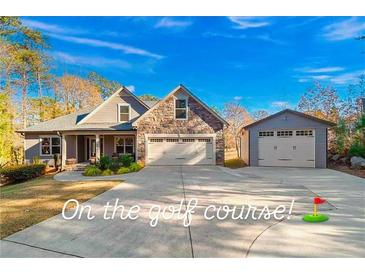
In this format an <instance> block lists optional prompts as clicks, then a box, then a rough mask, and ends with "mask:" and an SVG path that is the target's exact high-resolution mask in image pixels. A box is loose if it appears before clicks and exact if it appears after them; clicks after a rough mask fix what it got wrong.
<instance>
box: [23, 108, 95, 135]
mask: <svg viewBox="0 0 365 274" xmlns="http://www.w3.org/2000/svg"><path fill="white" fill-rule="evenodd" d="M93 110H94V107H93V108H89V109H83V110H80V111H77V112H74V113H70V114H67V115H63V116H60V117H57V118H54V119H51V120H48V121H45V122H40V123H38V124H36V125H33V126H30V127H27V128H25V129H21V130H18V132H41V131H60V130H64V129H69V128H71V127H74V126H75V125H76V124H77V123H78V122H79V121H81V120H82V119H83V118H84V117H85V116H86V115H88V114H89V113H90V112H92V111H93Z"/></svg>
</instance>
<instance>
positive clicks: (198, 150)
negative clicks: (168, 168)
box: [146, 134, 215, 165]
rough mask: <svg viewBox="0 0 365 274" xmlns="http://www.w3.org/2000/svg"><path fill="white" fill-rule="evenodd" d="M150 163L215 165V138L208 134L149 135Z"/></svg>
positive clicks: (148, 153) (148, 161)
mask: <svg viewBox="0 0 365 274" xmlns="http://www.w3.org/2000/svg"><path fill="white" fill-rule="evenodd" d="M146 138H147V147H146V149H147V151H146V155H147V164H148V165H214V164H215V144H214V142H215V138H214V137H213V136H210V135H207V136H204V135H194V134H191V135H184V136H183V137H182V136H179V135H165V136H164V135H159V136H147V137H146Z"/></svg>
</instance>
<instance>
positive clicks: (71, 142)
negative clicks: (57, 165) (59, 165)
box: [66, 135, 76, 159]
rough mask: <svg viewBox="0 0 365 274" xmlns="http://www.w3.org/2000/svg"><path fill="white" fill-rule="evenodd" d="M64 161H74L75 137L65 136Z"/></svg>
mask: <svg viewBox="0 0 365 274" xmlns="http://www.w3.org/2000/svg"><path fill="white" fill-rule="evenodd" d="M66 143H67V145H66V159H70V158H75V159H76V135H66Z"/></svg>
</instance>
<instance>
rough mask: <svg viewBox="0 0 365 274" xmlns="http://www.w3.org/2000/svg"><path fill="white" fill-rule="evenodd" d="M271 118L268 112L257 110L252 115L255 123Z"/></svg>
mask: <svg viewBox="0 0 365 274" xmlns="http://www.w3.org/2000/svg"><path fill="white" fill-rule="evenodd" d="M267 116H269V113H268V112H267V111H266V110H257V111H255V112H254V113H253V114H252V118H253V119H254V120H255V121H258V120H261V119H264V118H265V117H267Z"/></svg>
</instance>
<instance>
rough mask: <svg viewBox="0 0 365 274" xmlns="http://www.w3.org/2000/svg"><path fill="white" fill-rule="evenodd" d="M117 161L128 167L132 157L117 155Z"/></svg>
mask: <svg viewBox="0 0 365 274" xmlns="http://www.w3.org/2000/svg"><path fill="white" fill-rule="evenodd" d="M119 161H120V162H121V163H122V164H123V166H124V167H129V166H130V165H131V163H132V162H133V158H132V157H131V156H130V155H122V156H120V157H119Z"/></svg>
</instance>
